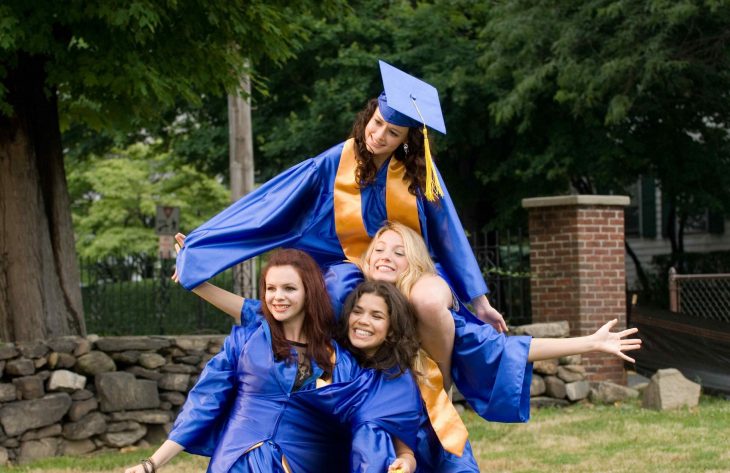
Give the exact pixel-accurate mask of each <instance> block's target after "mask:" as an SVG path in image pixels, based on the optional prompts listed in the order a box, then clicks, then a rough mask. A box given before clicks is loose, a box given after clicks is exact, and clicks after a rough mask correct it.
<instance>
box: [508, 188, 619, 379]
mask: <svg viewBox="0 0 730 473" xmlns="http://www.w3.org/2000/svg"><path fill="white" fill-rule="evenodd" d="M628 204H629V198H628V197H625V196H599V195H569V196H559V197H538V198H532V199H524V200H523V201H522V206H523V207H525V208H526V209H528V213H529V229H530V272H531V274H532V277H531V279H530V290H531V293H532V320H533V322H555V321H560V320H567V321H568V323H569V324H570V333H571V336H581V335H589V334H591V333H593V332H595V331H596V330H597V329H598V328H599V327H600V326H601V325H603V324H604V323H606V322H608V321H609V320H611V319H614V318H617V319H618V320H619V322H618V324H617V325H616V328H617V329H624V328H626V276H625V268H624V252H625V250H624V207H625V206H627V205H628ZM629 356H631V355H629ZM583 365H584V366H585V368H586V374H587V377H588V379H589V380H591V381H612V382H615V383H620V384H625V383H626V373H625V372H624V368H623V365H624V362H623V360H622V359H620V358H618V357H615V356H611V355H605V354H594V353H591V354H588V355H584V356H583Z"/></svg>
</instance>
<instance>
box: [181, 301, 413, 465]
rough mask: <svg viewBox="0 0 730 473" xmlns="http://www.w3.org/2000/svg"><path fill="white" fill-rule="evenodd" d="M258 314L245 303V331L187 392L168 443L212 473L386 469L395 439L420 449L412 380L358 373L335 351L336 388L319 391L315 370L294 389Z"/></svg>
mask: <svg viewBox="0 0 730 473" xmlns="http://www.w3.org/2000/svg"><path fill="white" fill-rule="evenodd" d="M259 307H260V304H259V303H258V302H257V301H248V300H247V301H246V302H245V303H244V308H243V310H242V316H241V321H242V322H241V323H242V325H241V326H236V327H234V328H233V330H232V332H231V335H230V336H229V337H227V338H226V341H225V343H224V346H223V350H222V351H221V353H219V354H218V355H216V356H215V357H214V358H213V359H211V361H210V362H209V363H208V365H207V366H206V368H205V370H204V371H203V373H202V374H201V377H200V379H199V381H198V383H197V384H196V385H195V387H194V388H193V389H192V390H191V391H190V393H189V394H188V398H187V400H186V402H185V405H184V406H183V409H182V411H181V412H180V414H179V415H178V417H177V419H176V421H175V424H174V426H173V429H172V431H171V432H170V436H169V437H170V439H171V440H173V441H175V442H177V443H178V444H180V445H182V446H183V447H184V448H185V449H186V450H187V451H189V452H191V453H196V454H200V455H206V456H210V457H211V461H210V464H209V467H208V471H210V472H284V471H286V470H285V467H284V462H287V463H288V465H289V466H290V467H291V470H292V471H295V472H319V471H348V470H349V471H352V472H355V471H356V472H363V473H365V472H368V473H369V472H376V471H377V472H382V471H385V470H386V469H387V466H388V465H389V464H390V462H392V461H393V459H394V458H395V453H394V450H393V447H392V442H391V441H390V438H391V437H390V436H391V435H395V436H397V437H398V438H400V439H401V440H403V441H404V442H405V443H407V444H409V445H410V446H411V448H414V449H415V447H416V443H417V442H416V435H417V434H416V432H417V429H418V423H419V411H420V398H419V394H418V389H417V387H416V386H415V382H414V380H413V378H412V376H410V375H404V376H400V377H398V378H394V379H389V378H388V377H387V376H383V374H382V373H379V372H376V371H374V370H365V369H362V368H360V367H359V366H358V365H357V363H356V362H355V361H354V359H353V358H352V357H351V356H350V355H349V353H348V352H347V351H345V350H341V349H340V348H339V347H338V346H337V345H336V344H335V345H334V347H335V354H336V364H335V369H334V373H333V383H332V384H330V385H328V386H325V387H322V388H318V389H316V388H315V380H316V378H318V377H319V375H320V374H321V372H322V370H321V368H319V367H318V366H316V363H313V366H312V368H313V375H312V377H311V378H310V380H308V381H307V382H306V383H305V385H304V386H303V387H302V388H301V389H300V390H298V391H295V392H292V387H293V384H294V379H295V375H296V365H295V364H294V363H289V364H287V363H286V362H284V361H275V360H274V357H273V353H272V351H271V334H270V331H269V327H268V324H267V323H266V321H265V320H264V319H263V317H261V316H259V315H258V313H257V312H258V309H259ZM293 353H296V352H293ZM396 400H397V402H395V401H396ZM373 445H381V446H382V449H377V450H376V449H373V448H372V446H373Z"/></svg>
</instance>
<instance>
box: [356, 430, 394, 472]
mask: <svg viewBox="0 0 730 473" xmlns="http://www.w3.org/2000/svg"><path fill="white" fill-rule="evenodd" d="M395 458H396V455H395V446H394V445H393V440H392V438H391V436H390V434H389V433H388V432H387V431H386V430H385V429H383V428H382V427H380V426H379V425H377V424H372V423H364V424H359V425H357V426H355V427H354V428H353V429H352V450H351V451H350V472H351V473H383V472H386V471H388V466H389V465H390V464H391V463H393V461H395Z"/></svg>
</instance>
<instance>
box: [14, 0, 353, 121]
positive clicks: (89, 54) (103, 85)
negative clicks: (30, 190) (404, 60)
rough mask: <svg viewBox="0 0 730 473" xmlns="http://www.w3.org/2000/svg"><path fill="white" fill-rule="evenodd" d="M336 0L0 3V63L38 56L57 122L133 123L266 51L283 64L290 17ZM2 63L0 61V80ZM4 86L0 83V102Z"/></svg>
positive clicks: (299, 32)
mask: <svg viewBox="0 0 730 473" xmlns="http://www.w3.org/2000/svg"><path fill="white" fill-rule="evenodd" d="M339 5H340V3H339V2H338V1H336V0H328V1H326V2H309V1H299V2H288V1H280V0H273V1H272V0H266V1H262V0H247V1H245V2H244V1H242V0H235V1H230V0H212V1H207V2H198V1H194V0H177V1H168V2H160V1H153V0H138V1H134V2H109V1H105V0H93V1H80V0H77V1H71V2H50V3H47V4H44V5H43V8H38V6H37V5H35V4H34V3H33V2H25V1H22V0H11V1H9V2H3V5H2V6H0V8H1V10H0V18H1V20H0V33H1V34H0V64H3V65H5V66H6V67H13V65H14V64H16V63H17V61H18V58H19V57H20V56H21V55H26V56H35V57H42V58H44V61H45V63H46V74H47V78H46V83H47V86H48V88H49V90H54V91H55V90H58V92H59V98H60V102H59V103H60V106H61V109H62V112H63V113H62V114H61V116H62V119H63V123H64V127H68V126H69V125H70V124H73V123H77V122H83V123H86V124H88V125H90V126H92V127H93V128H106V127H112V126H116V127H120V126H121V127H125V128H130V129H133V128H134V127H135V126H137V127H140V126H144V123H150V122H152V121H154V120H155V119H157V118H159V117H160V116H161V115H162V114H163V113H164V112H165V111H166V110H167V109H169V108H170V107H172V106H173V105H175V103H176V102H178V101H184V102H187V103H191V104H200V103H201V100H202V98H203V97H205V96H206V95H210V94H213V95H220V94H223V93H224V92H225V91H235V90H237V89H238V84H239V80H240V77H241V76H242V74H243V73H244V72H245V71H247V70H249V68H250V67H249V64H250V65H252V66H255V65H256V64H257V63H259V62H260V61H261V60H262V59H264V58H266V59H267V60H270V61H272V62H274V63H281V62H283V61H284V60H286V59H288V58H290V57H291V56H292V54H293V51H294V49H295V48H296V47H297V46H298V45H299V44H300V42H301V41H302V40H304V39H305V38H306V37H307V31H306V30H304V29H303V28H301V25H300V24H299V23H298V22H293V21H291V19H292V18H296V17H298V16H300V15H302V14H307V13H309V12H310V11H311V10H314V11H316V12H317V13H321V12H325V13H332V12H333V11H334V9H335V7H337V6H339ZM5 72H6V70H5V69H4V68H2V69H0V79H2V78H3V77H4V74H5ZM3 97H4V91H3V90H0V105H5V109H6V111H7V104H6V103H5V102H4V101H3Z"/></svg>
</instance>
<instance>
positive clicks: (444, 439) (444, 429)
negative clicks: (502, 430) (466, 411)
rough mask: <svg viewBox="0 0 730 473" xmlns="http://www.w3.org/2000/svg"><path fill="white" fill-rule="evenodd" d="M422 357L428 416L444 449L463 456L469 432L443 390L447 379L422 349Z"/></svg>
mask: <svg viewBox="0 0 730 473" xmlns="http://www.w3.org/2000/svg"><path fill="white" fill-rule="evenodd" d="M419 357H420V360H421V371H422V373H421V375H422V379H419V380H418V389H420V390H421V397H422V398H423V403H424V404H425V405H426V410H427V411H428V418H429V420H430V421H431V425H432V426H433V430H434V432H436V436H437V437H438V439H439V441H440V442H441V446H443V447H444V450H446V451H447V452H450V453H453V454H454V455H456V456H459V457H460V456H461V455H462V454H463V453H464V447H465V446H466V440H467V438H468V436H469V432H468V431H467V430H466V426H465V425H464V421H462V420H461V416H460V415H459V413H458V412H457V411H456V408H455V407H454V404H453V403H452V402H451V399H449V396H448V394H446V391H444V380H443V377H442V376H441V370H440V369H439V367H438V365H437V364H436V362H435V361H433V360H432V359H431V358H429V357H428V355H426V352H425V351H423V350H421V351H420V353H419Z"/></svg>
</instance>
